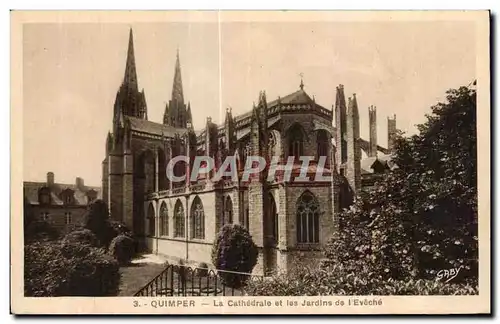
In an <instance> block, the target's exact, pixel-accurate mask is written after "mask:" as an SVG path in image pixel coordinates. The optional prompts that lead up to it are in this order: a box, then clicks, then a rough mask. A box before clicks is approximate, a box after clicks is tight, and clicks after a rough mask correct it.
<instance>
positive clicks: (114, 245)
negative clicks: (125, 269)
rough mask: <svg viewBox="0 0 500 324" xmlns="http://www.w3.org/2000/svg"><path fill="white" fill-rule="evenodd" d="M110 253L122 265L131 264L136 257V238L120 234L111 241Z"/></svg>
mask: <svg viewBox="0 0 500 324" xmlns="http://www.w3.org/2000/svg"><path fill="white" fill-rule="evenodd" d="M109 253H110V254H111V255H112V256H113V257H114V258H115V259H116V260H117V261H118V263H119V264H120V265H125V264H129V263H130V261H131V260H132V258H133V257H134V240H133V239H132V238H131V237H129V236H127V235H118V236H117V237H115V238H114V239H113V240H112V241H111V244H110V245H109Z"/></svg>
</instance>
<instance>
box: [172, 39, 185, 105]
mask: <svg viewBox="0 0 500 324" xmlns="http://www.w3.org/2000/svg"><path fill="white" fill-rule="evenodd" d="M172 101H177V102H178V103H184V93H183V91H182V78H181V63H180V60H179V50H178V49H177V58H176V61H175V74H174V84H173V86H172Z"/></svg>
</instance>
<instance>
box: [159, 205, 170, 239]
mask: <svg viewBox="0 0 500 324" xmlns="http://www.w3.org/2000/svg"><path fill="white" fill-rule="evenodd" d="M160 236H168V210H167V204H166V203H165V202H162V203H161V207H160Z"/></svg>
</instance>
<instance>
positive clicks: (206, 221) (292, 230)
mask: <svg viewBox="0 0 500 324" xmlns="http://www.w3.org/2000/svg"><path fill="white" fill-rule="evenodd" d="M256 97H257V96H256ZM257 102H258V103H257V104H254V105H253V107H252V106H251V105H249V112H248V113H245V114H242V115H238V116H233V114H232V111H231V110H230V109H228V110H227V111H226V115H225V121H224V123H223V124H221V125H217V124H215V123H214V122H212V120H211V118H210V117H208V118H207V120H206V126H205V128H204V129H202V130H195V129H194V128H193V126H192V110H193V111H195V112H196V113H198V114H199V113H202V112H203V107H193V108H191V105H190V103H189V101H186V98H184V94H183V87H182V78H181V64H180V59H179V54H177V58H176V62H175V76H174V80H173V86H172V93H171V97H170V100H169V101H168V103H167V104H166V107H165V112H164V117H163V121H162V122H153V121H150V120H148V109H147V103H146V99H145V93H144V90H139V86H138V82H137V71H136V66H135V55H134V44H133V35H132V30H131V31H130V36H129V44H128V53H127V61H126V67H125V75H124V78H123V81H122V84H121V85H120V87H119V90H118V92H117V94H116V100H115V104H114V110H113V125H112V132H109V133H108V136H107V139H106V156H105V158H104V160H103V162H102V195H103V199H104V200H105V201H106V202H107V203H108V206H109V209H110V214H111V217H113V218H114V219H117V220H120V221H123V222H124V223H126V224H127V225H128V226H129V227H130V228H131V229H132V230H133V232H134V234H135V235H136V237H137V239H138V241H139V242H140V244H141V248H142V249H144V250H146V251H150V252H153V253H158V254H162V255H165V256H167V257H169V258H171V259H174V260H176V259H177V260H178V259H183V260H187V261H188V262H193V263H198V262H206V263H208V264H210V263H211V260H210V258H211V249H212V243H213V241H214V239H215V237H216V235H217V233H218V230H219V229H220V228H221V226H223V225H224V224H227V223H236V224H241V225H243V226H245V227H246V228H247V229H248V230H249V232H250V234H251V235H252V237H253V240H254V242H255V243H256V245H257V246H258V247H259V251H260V253H259V260H258V264H257V266H256V267H255V269H254V272H255V273H260V274H262V273H269V272H271V271H274V270H277V269H280V270H285V271H286V270H287V269H290V268H291V267H293V266H294V265H296V264H298V263H299V262H308V263H311V262H317V261H318V260H319V259H320V258H321V248H322V246H323V245H324V244H325V243H326V242H327V241H328V239H329V238H330V237H331V236H332V234H333V232H334V230H335V214H336V213H337V212H338V211H339V210H341V208H343V207H347V206H348V205H349V204H350V203H351V202H352V197H353V193H354V192H356V191H357V190H361V189H362V188H364V187H368V186H370V184H371V183H372V182H373V181H371V180H370V179H372V178H373V176H375V175H376V174H377V173H382V172H386V171H387V170H390V169H391V168H392V167H393V166H392V165H391V163H390V148H388V149H387V148H383V147H381V146H379V145H377V134H376V109H375V107H370V108H369V120H370V140H369V141H366V140H363V139H361V138H360V136H359V111H358V103H357V98H356V95H355V94H353V95H352V96H350V97H349V98H348V100H346V98H345V95H344V87H343V86H342V85H339V86H338V87H337V89H336V101H335V104H334V105H333V106H332V108H331V109H327V108H325V107H323V106H321V105H320V104H319V103H317V102H316V101H315V99H314V97H312V98H311V97H310V96H309V95H308V94H307V93H306V92H305V91H304V85H303V83H302V82H301V83H300V86H299V88H298V89H297V91H295V92H293V93H291V94H289V95H286V96H283V97H278V98H275V99H274V100H268V99H267V98H266V94H265V92H264V91H262V92H261V93H260V94H258V101H257ZM334 111H335V113H334ZM395 132H396V124H395V116H394V118H393V119H392V118H391V119H388V134H389V135H388V136H389V143H392V141H393V137H394V134H395ZM362 152H365V153H366V157H365V158H363V154H362ZM178 155H185V156H188V157H189V162H183V163H177V164H176V165H175V168H174V170H173V172H174V174H175V175H178V176H180V175H183V174H188V175H189V170H191V169H192V163H193V161H194V158H195V156H210V157H212V158H213V159H214V161H215V165H216V168H217V167H218V166H220V165H221V161H223V160H224V159H225V158H226V157H227V156H234V157H235V158H236V161H237V167H238V170H237V172H238V174H240V175H241V173H242V169H243V166H244V165H245V161H246V158H247V156H251V155H253V156H262V157H264V158H266V160H268V161H269V160H270V157H272V156H279V158H280V161H285V162H286V161H287V159H288V158H289V157H298V156H313V157H314V161H312V162H311V163H310V164H309V166H308V169H307V175H308V176H311V178H312V176H313V175H314V174H315V173H316V171H317V166H318V164H317V163H318V160H319V157H320V156H326V157H327V159H326V167H325V168H323V169H321V170H322V171H321V172H322V174H323V175H324V176H326V177H329V179H330V181H327V182H325V181H322V182H304V181H295V178H296V177H297V175H298V174H299V173H300V169H301V165H300V163H301V162H299V161H298V160H297V162H296V165H294V168H293V171H292V178H291V179H289V180H287V179H284V178H283V177H282V176H280V175H279V174H278V175H277V176H276V177H274V179H272V180H271V181H268V179H267V173H266V172H267V171H268V170H267V169H266V170H264V171H263V172H262V173H260V174H259V176H257V177H252V178H251V179H250V181H248V182H243V181H238V180H236V181H233V180H232V179H230V178H222V179H221V180H220V181H217V182H213V181H212V180H211V178H212V174H213V172H215V171H212V173H211V174H209V175H206V176H199V177H198V178H197V179H196V180H195V181H191V179H189V177H188V180H186V181H184V182H182V183H179V182H172V181H169V178H168V177H167V174H166V167H167V165H168V162H169V161H170V160H171V159H172V158H174V157H176V156H178ZM285 162H284V163H285Z"/></svg>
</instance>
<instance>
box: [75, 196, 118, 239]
mask: <svg viewBox="0 0 500 324" xmlns="http://www.w3.org/2000/svg"><path fill="white" fill-rule="evenodd" d="M83 226H84V227H85V228H86V229H88V230H91V231H92V232H93V233H94V234H95V235H96V236H97V239H98V240H99V242H100V243H101V246H102V247H104V248H107V247H108V246H109V244H110V242H111V240H112V239H113V238H114V237H115V235H114V233H113V229H112V227H111V223H110V220H109V212H108V206H107V205H106V202H105V201H103V200H101V199H97V200H94V201H93V202H92V203H90V204H89V206H88V207H87V212H86V214H85V218H84V222H83Z"/></svg>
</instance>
